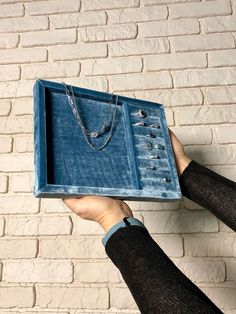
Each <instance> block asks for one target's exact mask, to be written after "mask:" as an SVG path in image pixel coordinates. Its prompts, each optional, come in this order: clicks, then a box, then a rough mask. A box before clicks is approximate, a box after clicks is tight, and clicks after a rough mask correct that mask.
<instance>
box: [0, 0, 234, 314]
mask: <svg viewBox="0 0 236 314" xmlns="http://www.w3.org/2000/svg"><path fill="white" fill-rule="evenodd" d="M235 48H236V1H235V0H212V1H205V0H71V1H66V0H48V1H42V0H31V1H26V0H0V259H1V260H0V308H1V311H0V312H1V313H2V314H7V313H9V311H11V313H12V314H19V313H28V314H32V313H45V314H49V313H58V311H60V313H61V314H75V311H76V313H77V314H82V313H90V314H95V313H97V314H104V313H113V314H114V313H116V314H118V313H127V314H131V313H138V310H137V307H136V305H135V303H134V301H133V298H132V296H131V294H130V292H129V290H128V289H127V287H126V285H125V283H124V281H123V279H122V277H121V275H120V273H119V271H118V270H117V268H116V267H115V266H114V265H113V264H112V263H111V261H110V260H109V259H108V258H107V256H106V253H105V251H104V248H103V245H102V243H101V239H102V237H103V235H104V232H103V230H102V228H101V227H99V226H98V225H97V224H95V223H93V222H89V221H83V220H81V219H79V218H78V217H77V216H76V215H75V214H73V213H71V212H70V211H69V210H68V209H66V208H65V207H64V206H62V204H61V203H60V202H59V201H58V200H56V199H42V200H39V199H35V198H34V197H33V196H32V189H33V179H34V174H33V101H32V87H33V84H34V82H35V80H36V79H37V78H44V79H50V80H55V81H61V80H63V81H67V82H68V83H69V84H74V85H78V86H81V87H87V88H92V89H96V90H101V91H108V92H113V91H114V92H117V93H118V94H122V95H127V96H130V97H136V98H141V99H146V100H151V101H154V102H158V103H162V104H163V105H164V106H165V111H166V117H167V121H168V125H169V126H170V127H171V129H172V130H173V131H174V132H175V133H176V135H177V136H178V137H179V138H180V140H181V141H182V142H183V144H184V145H185V149H186V152H187V153H188V154H189V155H190V157H191V158H193V159H195V160H196V161H198V162H200V163H202V164H204V165H207V166H208V167H209V168H211V169H213V170H214V171H216V172H218V173H221V174H222V175H224V176H226V177H228V178H230V179H231V180H236V126H235V125H236V124H235V122H236V61H235V60H236V49H235ZM127 203H128V204H129V206H130V207H131V209H132V210H133V212H134V215H135V217H137V218H139V219H140V220H141V221H143V222H144V223H145V225H146V226H147V228H148V229H149V231H150V232H151V234H152V236H153V238H154V240H155V241H156V242H157V243H158V244H159V245H160V247H161V248H162V249H163V250H164V251H165V252H166V254H167V255H168V256H170V258H171V259H172V260H173V262H174V263H175V264H176V265H177V266H178V267H179V268H180V269H181V270H182V271H183V272H184V273H185V274H186V275H187V276H188V277H189V278H190V279H191V280H193V281H194V282H195V283H196V285H198V286H199V287H200V288H201V289H202V290H203V291H204V292H205V293H206V294H208V295H209V296H210V297H211V299H212V300H213V301H214V302H215V303H216V304H217V305H218V306H219V307H221V308H222V310H223V312H224V313H226V314H233V313H235V312H236V301H235V300H236V298H235V294H236V288H235V287H236V237H235V234H234V233H233V232H232V230H231V229H230V228H228V227H227V226H225V225H224V224H223V223H222V222H220V221H219V220H217V219H216V218H215V217H214V216H213V215H212V214H211V213H209V212H208V211H206V210H205V209H203V208H202V207H201V206H199V205H197V204H195V203H194V202H192V201H189V200H188V199H186V198H183V200H182V201H179V202H176V203H154V202H147V203H145V202H127ZM12 308H15V309H12ZM18 309H19V311H18Z"/></svg>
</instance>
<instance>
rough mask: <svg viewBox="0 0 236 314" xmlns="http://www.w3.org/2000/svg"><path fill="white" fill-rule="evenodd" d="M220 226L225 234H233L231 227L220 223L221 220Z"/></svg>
mask: <svg viewBox="0 0 236 314" xmlns="http://www.w3.org/2000/svg"><path fill="white" fill-rule="evenodd" d="M231 171H232V170H231ZM219 225H220V231H223V232H231V233H233V232H234V231H233V230H232V229H231V228H230V227H228V226H226V224H224V223H223V222H222V221H220V220H219Z"/></svg>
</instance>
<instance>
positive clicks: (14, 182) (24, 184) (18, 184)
mask: <svg viewBox="0 0 236 314" xmlns="http://www.w3.org/2000/svg"><path fill="white" fill-rule="evenodd" d="M33 186H34V176H33V174H31V173H26V174H24V173H21V174H12V175H11V180H10V190H11V191H13V192H32V191H33Z"/></svg>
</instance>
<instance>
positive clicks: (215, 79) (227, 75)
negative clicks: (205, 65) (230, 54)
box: [173, 68, 236, 87]
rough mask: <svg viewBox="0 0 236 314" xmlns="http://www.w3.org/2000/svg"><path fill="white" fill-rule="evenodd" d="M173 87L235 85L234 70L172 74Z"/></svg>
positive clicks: (223, 69) (235, 76) (235, 73)
mask: <svg viewBox="0 0 236 314" xmlns="http://www.w3.org/2000/svg"><path fill="white" fill-rule="evenodd" d="M173 79H174V86H175V87H194V86H212V85H231V84H236V68H215V69H204V70H185V71H176V72H174V73H173Z"/></svg>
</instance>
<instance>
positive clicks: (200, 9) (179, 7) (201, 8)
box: [169, 0, 231, 19]
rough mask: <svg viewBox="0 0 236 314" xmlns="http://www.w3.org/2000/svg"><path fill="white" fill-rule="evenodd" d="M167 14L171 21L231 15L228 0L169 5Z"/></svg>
mask: <svg viewBox="0 0 236 314" xmlns="http://www.w3.org/2000/svg"><path fill="white" fill-rule="evenodd" d="M169 12H170V18H171V19H178V18H183V17H203V16H212V15H228V14H231V7H230V2H229V1H228V0H215V1H206V2H193V3H183V4H175V5H170V6H169Z"/></svg>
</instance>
